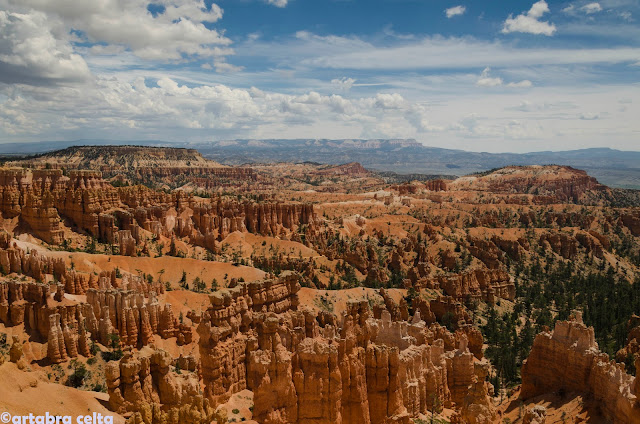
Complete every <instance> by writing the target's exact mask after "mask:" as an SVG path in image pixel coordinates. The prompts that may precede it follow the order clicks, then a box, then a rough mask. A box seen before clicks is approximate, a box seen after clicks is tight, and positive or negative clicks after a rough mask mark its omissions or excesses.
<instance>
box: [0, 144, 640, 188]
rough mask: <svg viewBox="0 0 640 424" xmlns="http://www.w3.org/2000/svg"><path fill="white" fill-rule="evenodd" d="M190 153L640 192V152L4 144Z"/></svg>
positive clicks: (225, 159) (29, 148)
mask: <svg viewBox="0 0 640 424" xmlns="http://www.w3.org/2000/svg"><path fill="white" fill-rule="evenodd" d="M109 144H116V145H124V144H131V145H142V146H164V147H188V148H194V149H197V150H199V151H200V152H201V153H202V154H203V156H205V157H207V158H210V159H214V160H216V161H218V162H220V163H223V164H228V165H239V164H246V163H265V162H304V161H312V162H320V163H327V164H342V163H347V162H360V163H361V164H362V165H363V166H365V167H366V168H369V169H373V170H379V171H392V172H396V173H399V174H441V175H465V174H469V173H473V172H481V171H486V170H488V169H493V168H501V167H504V166H508V165H548V164H557V165H568V166H572V167H574V168H579V169H584V170H585V171H587V172H588V173H589V174H590V175H592V176H594V177H596V178H597V179H598V180H599V181H600V182H601V183H603V184H606V185H608V186H611V187H621V188H635V189H640V152H634V151H620V150H614V149H609V148H591V149H580V150H569V151H561V152H550V151H546V152H534V153H521V154H519V153H479V152H468V151H464V150H452V149H442V148H437V147H427V146H424V145H422V144H421V143H419V142H417V141H415V140H404V139H389V140H352V139H344V140H325V139H320V140H318V139H298V140H278V139H273V140H223V141H212V142H166V141H160V140H145V141H114V140H75V141H68V142H65V141H45V142H36V143H11V144H0V154H4V155H28V154H34V153H42V152H46V151H51V150H56V149H61V148H65V147H69V146H78V145H109Z"/></svg>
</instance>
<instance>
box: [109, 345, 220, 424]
mask: <svg viewBox="0 0 640 424" xmlns="http://www.w3.org/2000/svg"><path fill="white" fill-rule="evenodd" d="M173 364H174V360H173V359H172V358H171V356H170V355H169V354H168V353H167V352H166V351H164V350H160V349H158V350H154V351H153V352H152V353H151V354H150V355H149V356H143V355H141V354H134V353H132V352H131V351H126V352H125V354H124V356H123V357H122V359H121V360H120V361H118V362H115V361H112V362H109V363H108V364H107V366H106V368H105V375H106V380H107V388H108V392H109V405H110V406H111V408H112V409H113V410H114V411H117V412H118V413H121V414H125V413H128V412H134V413H135V414H134V417H133V422H144V423H147V424H151V423H156V422H165V423H168V424H169V423H170V424H178V423H183V422H188V423H203V424H204V423H209V422H211V420H212V419H213V410H212V409H211V408H210V406H209V401H208V400H207V399H205V398H204V396H203V394H202V391H201V390H200V386H199V383H198V376H197V375H196V374H195V373H194V372H190V370H189V369H187V368H181V370H182V371H181V372H180V374H178V373H176V372H175V371H171V367H172V365H173Z"/></svg>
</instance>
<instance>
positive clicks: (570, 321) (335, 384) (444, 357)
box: [0, 146, 640, 424]
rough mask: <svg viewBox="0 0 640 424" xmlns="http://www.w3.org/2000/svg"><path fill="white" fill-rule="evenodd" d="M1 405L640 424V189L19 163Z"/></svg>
mask: <svg viewBox="0 0 640 424" xmlns="http://www.w3.org/2000/svg"><path fill="white" fill-rule="evenodd" d="M0 271H1V273H2V276H1V277H0V412H8V413H10V414H11V415H12V416H22V415H28V414H29V413H33V414H34V415H43V414H45V413H46V412H49V413H51V414H64V415H72V416H74V417H75V416H78V415H83V414H91V413H94V412H96V413H101V414H103V415H110V416H112V417H113V419H114V422H125V421H127V422H130V423H136V424H141V423H146V424H151V423H194V424H195V423H211V422H216V423H218V424H221V423H228V422H256V423H273V424H275V423H299V424H303V423H304V424H321V423H345V424H351V423H366V424H370V423H373V424H378V423H380V424H383V423H403V424H408V423H427V422H441V423H442V422H450V423H472V424H473V423H502V422H505V423H506V422H510V423H538V424H541V423H545V422H546V423H569V422H574V423H577V422H587V423H609V422H613V423H640V404H639V403H638V400H637V399H638V398H637V396H638V394H639V393H640V381H638V382H636V378H635V373H636V366H640V365H639V364H640V362H638V358H639V357H640V343H639V341H640V317H638V314H640V193H639V192H637V191H633V190H623V189H612V188H609V187H606V186H604V185H602V184H600V183H599V182H598V181H597V180H595V179H594V178H592V177H591V176H589V175H588V174H587V173H585V172H584V171H581V170H577V169H574V168H571V167H567V166H559V165H552V166H551V165H550V166H523V167H506V168H500V169H496V170H493V171H489V172H484V173H478V174H473V175H468V176H465V177H459V178H456V179H430V180H413V181H409V182H407V181H401V180H399V179H397V178H395V177H390V176H388V175H384V174H378V173H375V172H372V171H369V170H367V169H365V168H364V167H362V166H361V165H359V164H357V163H348V164H344V165H339V166H336V165H322V164H317V163H309V162H305V163H279V164H250V165H241V166H225V165H221V164H219V163H217V162H214V161H211V160H208V159H205V158H203V157H202V155H200V153H198V152H197V151H196V150H192V149H173V148H152V147H137V146H100V147H71V148H68V149H65V150H61V151H56V152H51V153H47V154H43V155H37V156H33V157H28V158H22V159H19V160H15V161H12V162H6V163H4V164H3V166H2V167H0Z"/></svg>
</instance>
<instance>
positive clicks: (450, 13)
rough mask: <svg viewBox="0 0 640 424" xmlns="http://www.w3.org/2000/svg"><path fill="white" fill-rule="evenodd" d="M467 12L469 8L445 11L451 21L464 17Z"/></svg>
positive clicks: (451, 8)
mask: <svg viewBox="0 0 640 424" xmlns="http://www.w3.org/2000/svg"><path fill="white" fill-rule="evenodd" d="M466 10H467V8H466V7H465V6H454V7H450V8H448V9H445V11H444V13H445V14H446V15H447V18H449V19H451V18H453V17H454V16H458V15H463V14H464V12H466Z"/></svg>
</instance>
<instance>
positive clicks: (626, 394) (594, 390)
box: [521, 314, 640, 424]
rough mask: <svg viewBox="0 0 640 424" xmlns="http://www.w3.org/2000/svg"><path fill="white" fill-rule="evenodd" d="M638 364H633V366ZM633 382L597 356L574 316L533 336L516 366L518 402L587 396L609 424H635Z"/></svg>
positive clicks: (588, 332) (638, 413) (637, 409)
mask: <svg viewBox="0 0 640 424" xmlns="http://www.w3.org/2000/svg"><path fill="white" fill-rule="evenodd" d="M636 364H638V363H636ZM638 389H639V387H638V382H637V379H636V378H635V377H633V376H631V375H629V374H627V373H626V372H625V369H624V365H623V364H620V363H616V362H615V361H611V360H610V359H609V356H608V355H607V354H604V353H601V352H600V350H599V348H598V344H597V343H596V341H595V336H594V332H593V328H592V327H587V326H586V325H584V323H583V322H582V317H581V315H580V314H576V317H575V318H574V319H573V320H572V321H558V322H557V323H556V326H555V329H554V330H553V331H552V332H546V333H541V334H538V336H537V337H536V338H535V341H534V343H533V347H532V349H531V353H530V355H529V358H528V359H527V360H526V362H525V363H524V364H523V366H522V391H521V396H522V398H523V399H528V398H531V397H534V396H538V395H541V394H543V393H548V392H557V391H558V390H563V391H566V392H581V393H588V394H590V395H591V396H593V398H594V400H595V401H596V402H597V403H598V405H599V408H600V410H601V411H602V412H603V414H604V415H605V416H606V417H607V419H609V420H611V421H612V422H613V423H615V424H617V423H620V424H622V423H640V404H638V397H637V396H638V395H639V394H640V393H639V392H638Z"/></svg>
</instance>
